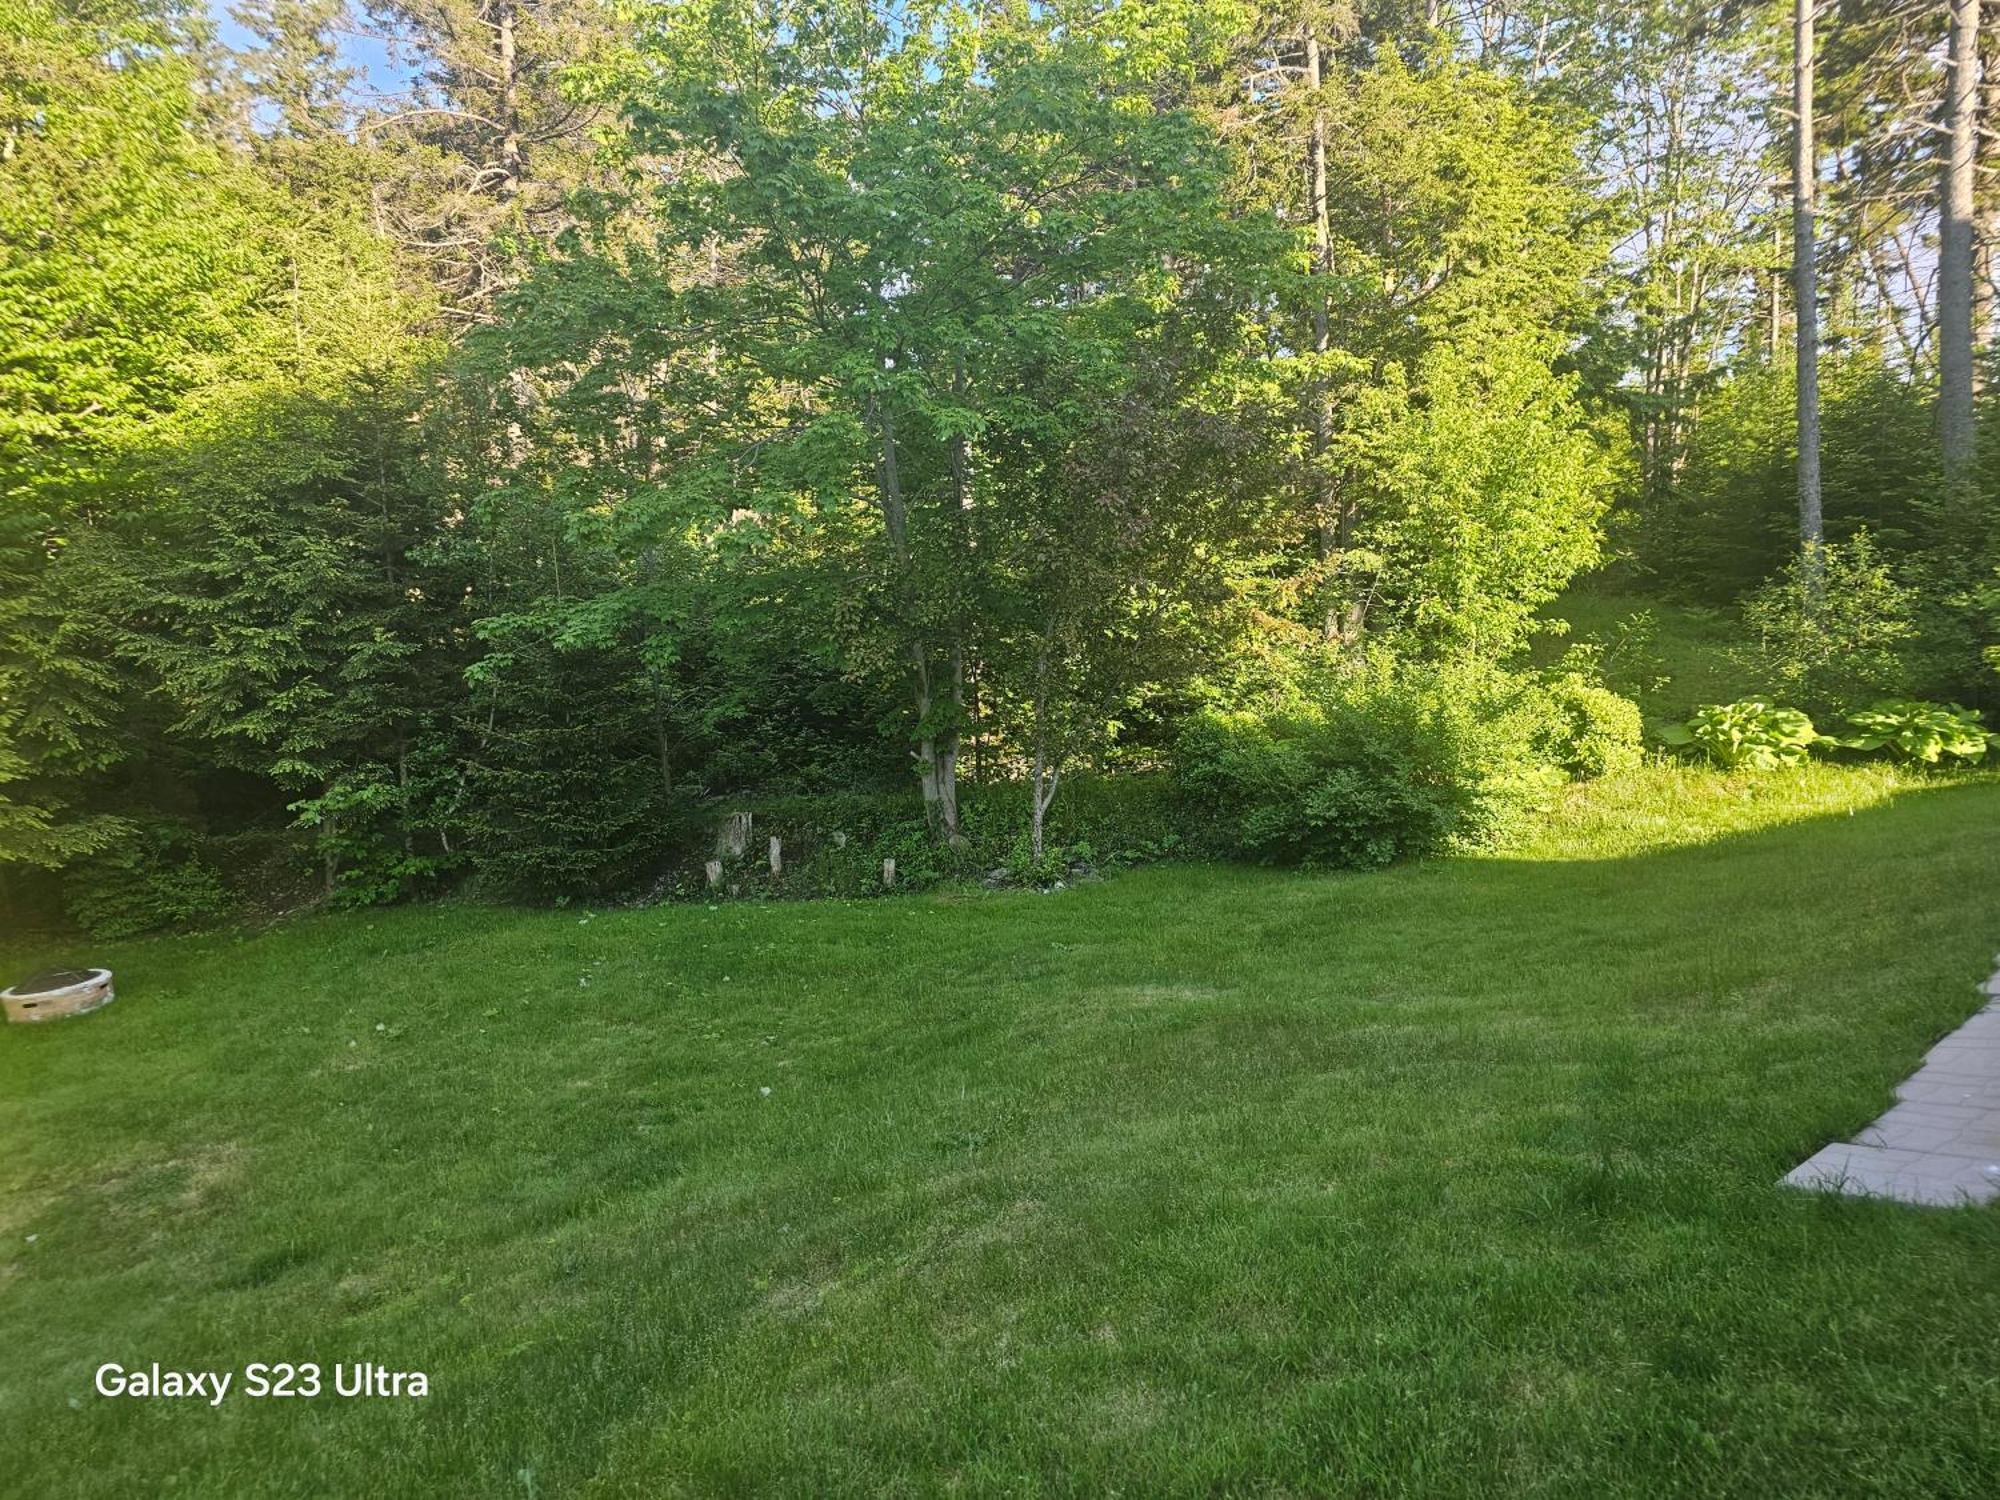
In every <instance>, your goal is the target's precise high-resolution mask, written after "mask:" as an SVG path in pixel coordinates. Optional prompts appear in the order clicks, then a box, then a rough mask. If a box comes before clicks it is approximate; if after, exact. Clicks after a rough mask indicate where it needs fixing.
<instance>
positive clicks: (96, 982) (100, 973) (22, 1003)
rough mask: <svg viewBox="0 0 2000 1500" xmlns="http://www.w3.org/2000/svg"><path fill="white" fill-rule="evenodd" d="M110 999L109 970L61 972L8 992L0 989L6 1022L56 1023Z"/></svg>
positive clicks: (25, 980) (0, 1004) (35, 977)
mask: <svg viewBox="0 0 2000 1500" xmlns="http://www.w3.org/2000/svg"><path fill="white" fill-rule="evenodd" d="M111 999H112V989H111V971H110V970H109V969H62V970H59V971H57V972H55V973H52V974H36V975H34V976H33V977H31V978H28V979H24V980H22V981H21V982H20V983H19V984H17V985H15V986H14V987H13V988H12V989H11V990H0V1006H4V1007H5V1008H6V1011H7V1019H8V1020H10V1021H60V1020H62V1019H63V1018H64V1017H65V1016H81V1015H84V1014H87V1013H88V1012H90V1011H93V1010H96V1009H97V1008H98V1007H99V1006H100V1005H109V1004H110V1003H111Z"/></svg>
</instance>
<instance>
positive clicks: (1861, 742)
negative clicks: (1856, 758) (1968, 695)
mask: <svg viewBox="0 0 2000 1500" xmlns="http://www.w3.org/2000/svg"><path fill="white" fill-rule="evenodd" d="M1847 722H1848V725H1849V726H1850V727H1851V728H1853V729H1855V730H1857V731H1859V732H1858V733H1856V734H1855V735H1853V736H1852V737H1851V738H1847V739H1842V740H1839V741H1837V743H1838V744H1841V745H1844V746H1846V747H1847V748H1848V749H1850V750H1881V749H1887V750H1888V751H1889V752H1890V753H1891V754H1893V755H1895V756H1896V757H1897V758H1898V759H1899V760H1907V761H1914V762H1919V763H1921V764H1923V765H1927V766H1934V765H1936V764H1938V762H1939V761H1941V760H1943V759H1944V758H1945V757H1946V756H1950V757H1951V758H1953V759H1954V760H1968V761H1970V760H1983V759H1984V758H1985V756H1986V749H1987V746H1988V744H1990V743H1991V740H1992V736H1990V735H1988V734H1987V732H1986V726H1985V725H1984V724H1982V723H1981V722H1980V719H1979V715H1978V714H1976V713H1974V712H1973V711H1972V710H1970V709H1966V708H1960V707H1959V706H1958V705H1957V704H1956V703H1925V702H1921V701H1919V700H1916V699H1910V698H1900V699H1891V700H1889V701H1886V702H1883V703H1877V704H1875V705H1874V706H1873V707H1871V708H1866V709H1863V710H1861V711H1860V712H1859V713H1853V714H1849V715H1848V716H1847Z"/></svg>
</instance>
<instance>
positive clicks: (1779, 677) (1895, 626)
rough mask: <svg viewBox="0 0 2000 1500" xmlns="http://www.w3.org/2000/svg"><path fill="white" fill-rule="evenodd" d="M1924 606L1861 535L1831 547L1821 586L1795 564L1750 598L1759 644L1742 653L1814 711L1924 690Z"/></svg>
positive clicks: (1746, 611)
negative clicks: (1919, 622) (1919, 619)
mask: <svg viewBox="0 0 2000 1500" xmlns="http://www.w3.org/2000/svg"><path fill="white" fill-rule="evenodd" d="M1917 604H1918V599H1917V595H1916V592H1915V590H1913V589H1911V588H1910V587H1909V586H1908V585H1906V584H1905V583H1903V582H1902V581H1901V580H1899V579H1898V578H1897V577H1896V576H1895V575H1894V574H1893V573H1892V572H1891V571H1890V570H1889V566H1888V564H1887V563H1886V562H1884V561H1883V558H1882V554H1881V552H1880V550H1879V549H1878V548H1877V547H1876V546H1875V544H1874V542H1873V541H1872V540H1870V538H1869V536H1868V534H1867V533H1866V532H1857V533H1856V534H1855V536H1854V538H1853V540H1852V541H1848V542H1834V543H1829V544H1827V545H1826V546H1825V547H1823V548H1822V549H1821V552H1820V558H1819V572H1818V577H1817V579H1816V580H1815V579H1814V578H1813V577H1812V576H1811V575H1810V574H1809V573H1808V570H1807V568H1806V563H1805V560H1804V559H1803V558H1798V557H1795V558H1793V559H1792V561H1791V562H1790V563H1789V564H1788V565H1787V566H1786V568H1785V570H1784V571H1783V572H1782V573H1780V574H1779V575H1778V576H1777V577H1775V578H1773V579H1771V580H1770V581H1769V582H1767V583H1766V584H1764V585H1763V586H1762V587H1761V588H1759V589H1758V590H1756V592H1754V593H1753V594H1751V595H1750V597H1749V598H1747V599H1745V600H1744V602H1743V623H1744V624H1745V625H1746V626H1748V627H1749V630H1750V633H1751V635H1752V637H1753V643H1752V644H1751V646H1750V647H1748V648H1747V649H1745V650H1742V651H1739V652H1738V653H1736V654H1737V656H1738V659H1739V661H1740V663H1741V665H1742V667H1743V668H1744V670H1745V671H1746V672H1749V673H1751V674H1753V675H1752V677H1751V681H1753V682H1755V683H1756V684H1757V685H1758V686H1759V687H1760V688H1762V689H1765V690H1767V691H1769V692H1770V693H1771V694H1772V695H1773V696H1774V697H1778V698H1782V699H1783V700H1784V701H1786V702H1790V703H1798V704H1802V705H1804V707H1805V708H1806V709H1807V710H1808V711H1810V712H1813V713H1820V712H1824V711H1841V710H1845V709H1849V708H1852V707H1854V706H1855V705H1858V704H1862V703H1867V702H1869V701H1871V700H1874V699H1879V698H1884V697H1889V696H1891V695H1894V694H1897V693H1901V692H1908V691H1909V690H1910V689H1911V688H1913V687H1916V686H1918V684H1917V682H1916V681H1915V680H1914V679H1915V677H1916V676H1917V675H1920V674H1919V667H1918V662H1917V658H1918V655H1919V652H1918V650H1917V645H1918V642H1917V627H1916V623H1915V614H1916V610H1917Z"/></svg>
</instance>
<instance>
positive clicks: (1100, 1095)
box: [0, 768, 2000, 1497]
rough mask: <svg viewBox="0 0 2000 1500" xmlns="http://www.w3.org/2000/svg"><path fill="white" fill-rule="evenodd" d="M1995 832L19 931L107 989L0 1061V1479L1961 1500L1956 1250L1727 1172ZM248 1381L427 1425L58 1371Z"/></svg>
mask: <svg viewBox="0 0 2000 1500" xmlns="http://www.w3.org/2000/svg"><path fill="white" fill-rule="evenodd" d="M1996 831H2000V785H1996V784H1995V783H1993V782H1992V781H1975V782H1970V783H1961V784H1955V785H1926V784H1924V783H1921V782H1911V781H1907V780H1903V779H1899V778H1898V777H1896V776H1895V775H1893V774H1891V773H1886V772H1881V771H1872V770H1847V771H1843V770H1838V769H1831V768H1816V769H1814V770H1811V771H1809V772H1804V773H1796V774H1790V773H1788V774H1783V775H1776V776H1771V777H1766V778H1761V779H1758V778H1736V779H1731V778H1722V777H1717V776H1712V775H1706V774H1702V773H1689V772H1674V771H1667V770H1661V769H1655V770H1652V771H1649V772H1647V773H1645V774H1644V775H1642V776H1639V777H1636V778H1634V779H1633V780H1631V781H1629V782H1626V783H1622V784H1617V785H1611V786H1606V787H1601V788H1597V789H1593V790H1591V791H1588V792H1585V793H1582V794H1579V795H1578V796H1576V797H1573V798H1572V799H1571V800H1570V801H1569V802H1567V803H1566V804H1565V805H1564V806H1563V807H1562V808H1560V809H1558V810H1557V811H1556V812H1554V813H1553V814H1552V815H1551V817H1550V818H1549V820H1548V822H1547V824H1546V827H1545V829H1544V831H1543V832H1542V833H1541V834H1540V835H1539V836H1538V838H1537V840H1536V841H1535V842H1534V843H1532V844H1530V845H1528V846H1526V847H1524V848H1522V849H1518V850H1516V851H1515V852H1514V853H1513V854H1512V855H1510V856H1508V857H1504V858H1483V859H1464V860H1451V861H1437V862H1432V863H1427V864H1422V865H1417V866H1412V867H1407V868H1401V869H1396V870H1392V871H1389V872H1387V873H1384V874H1379V875H1370V876H1354V877H1347V876H1328V877H1319V878H1313V877H1302V876H1295V875H1284V874H1278V873H1271V872H1263V871H1257V870H1240V869H1221V868H1202V867H1178V868H1172V867H1162V868H1155V869H1150V870H1146V871H1142V872H1138V873H1135V874H1131V875H1127V876H1125V877H1122V878H1120V879H1117V880H1114V881H1110V882H1107V883H1105V884H1103V885H1098V886H1090V887H1086V888H1082V889H1077V890H1072V891H1067V892H1063V893H1060V894H1058V895H1054V896H1036V895H1029V894H1017V895H1003V896H977V897H939V898H931V899H915V898H912V899H894V900H883V901H876V902H871V903H851V904H849V903H841V904H836V903H828V904H810V905H807V904H798V905H761V906H753V905H733V906H724V907H722V908H720V909H706V908H701V907H692V908H691V907H671V908H658V909H652V910H644V911H623V912H617V913H605V914H596V915H590V914H586V913H584V912H580V911H568V912H556V913H547V912H544V913H521V912H503V911H493V910H477V909H451V908H417V909H409V910H400V911H393V912H386V913H376V914H356V915H349V916H341V917H327V918H322V919H316V920H309V921H302V922H299V923H296V924H294V925H289V926H285V927H281V928H279V929H277V930H274V931H271V932H268V933H265V934H262V935H257V936H245V937H213V936H212V937H204V938H187V939H176V940H162V941H155V942H146V943H136V944H129V945H122V946H115V947H110V948H106V949H101V950H100V949H86V948H77V949H75V950H73V951H68V952H38V953H28V952H24V951H21V950H20V949H19V948H18V947H16V948H14V949H12V950H11V951H9V952H8V954H7V955H6V956H7V958H8V959H9V960H10V962H11V963H12V965H13V966H14V967H16V968H19V967H23V966H26V965H28V964H30V963H41V962H49V961H71V960H78V959H86V958H96V957H101V958H102V959H103V960H105V961H108V962H110V963H113V964H115V966H116V967H117V970H118V976H119V988H120V998H119V1000H118V1003H117V1004H116V1005H114V1006H113V1007H112V1008H111V1009H109V1010H108V1011H105V1012H103V1013H102V1014H100V1015H97V1016H95V1017H92V1018H90V1019H88V1020H86V1021H80V1022H76V1023H68V1024H61V1025H54V1026H48V1027H41V1028H19V1027H16V1028H8V1029H7V1031H6V1032H5V1034H4V1035H0V1132H4V1133H0V1143H4V1149H0V1194H3V1195H4V1196H0V1492H4V1493H6V1494H9V1495H14V1494H19V1495H23V1496H27V1495H34V1496H45V1497H64V1496H71V1495H106V1496H110V1495H129V1494H161V1493H167V1494H177V1495H202V1496H208V1495H215V1496H245V1495H297V1496H320V1495H401V1494H412V1495H414V1494H428V1495H480V1496H506V1495H520V1496H527V1495H536V1496H557V1495H586V1496H659V1495H680V1494H744V1495H767V1494H798V1495H822V1494H853V1495H898V1494H911V1495H916V1494H933V1493H965V1494H994V1495H1029V1494H1091V1495H1097V1494H1121V1493H1122V1494H1126V1495H1133V1496H1153V1495H1212V1494H1293V1495H1308V1494H1310V1495H1318V1494H1354V1495H1370V1496H1387V1495H1422V1496H1468V1497H1470V1496H1493V1495H1563V1496H1572V1495H1573V1496H1602V1495H1632V1496H1649V1497H1651V1496H1661V1495H1699V1496H1717V1495H1754V1496H1759V1497H1768V1496H1777V1495H1783V1496H1792V1495H1800V1496H1803V1495H1815V1496H1846V1495H1866V1494H1875V1495H1885V1496H1886V1495H1893V1496H1916V1495H1924V1496H1953V1495H1956V1496H1991V1495H1994V1494H1996V1493H2000V1214H1996V1213H1993V1212H1990V1211H1985V1210H1971V1209H1966V1210H1949V1211H1937V1210H1919V1209H1911V1208H1905V1207H1901V1206H1898V1205H1894V1204H1889V1203H1881V1202H1871V1201H1861V1200H1845V1199H1838V1198H1831V1197H1816V1196H1807V1195H1800V1194H1795V1193H1790V1192H1785V1191H1780V1190H1778V1189H1777V1188H1776V1187H1775V1186H1774V1185H1773V1184H1774V1182H1775V1179H1776V1178H1777V1177H1778V1176H1779V1175H1780V1174H1781V1173H1783V1172H1784V1171H1785V1170H1787V1169H1788V1168H1790V1167H1791V1166H1792V1165H1793V1164H1795V1163H1796V1162H1797V1161H1798V1160H1800V1159H1801V1158H1802V1157H1804V1156H1805V1155H1807V1154H1808V1153H1810V1152H1811V1151H1813V1150H1814V1149H1816V1148H1817V1147H1818V1146H1819V1145H1821V1144H1822V1143H1824V1142H1825V1141H1827V1140H1829V1139H1832V1138H1835V1137H1840V1136H1845V1135H1847V1134H1848V1133H1850V1132H1852V1131H1853V1130H1855V1129H1856V1128H1857V1127H1859V1126H1861V1125H1862V1124H1864V1123H1865V1122H1866V1121H1868V1120H1869V1119H1870V1118H1871V1117H1872V1116H1874V1115H1875V1114H1876V1113H1877V1112H1879V1111H1880V1110H1881V1109H1882V1108H1883V1107H1884V1106H1885V1105H1886V1104H1887V1102H1888V1101H1889V1098H1890V1091H1891V1089H1892V1088H1893V1087H1894V1085H1895V1084H1896V1082H1897V1081H1898V1080H1899V1079H1900V1078H1902V1077H1903V1076H1904V1075H1905V1074H1906V1073H1908V1072H1909V1071H1910V1070H1911V1069H1913V1068H1914V1067H1915V1066H1916V1065H1917V1062H1918V1060H1919V1058H1920V1057H1921V1056H1922V1054H1923V1052H1924V1050H1925V1048H1926V1047H1927V1046H1928V1045H1929V1044H1930V1043H1931V1042H1932V1041H1934V1040H1935V1039H1936V1038H1938V1037H1939V1036H1940V1035H1942V1034H1943V1033H1945V1032H1947V1031H1949V1030H1950V1029H1951V1028H1952V1027H1954V1026H1955V1025H1957V1024H1958V1023H1959V1022H1960V1021H1961V1020H1963V1019H1964V1018H1965V1016H1966V1015H1968V1014H1969V1013H1970V1012H1971V1011H1972V1010H1973V1009H1974V1008H1976V1006H1977V1005H1978V1004H1979V1000H1980V997H1979V996H1978V995H1977V993H1976V992H1975V986H1976V985H1977V984H1978V983H1979V981H1981V980H1982V979H1984V978H1985V977H1986V975H1987V974H1988V973H1989V972H1990V971H1991V969H1992V962H1993V954H1994V950H1995V949H1996V947H2000V894H1996V893H2000V838H1996V836H1995V835H1996ZM766 1090H768V1091H769V1092H768V1093H766V1092H765V1091H766ZM29 1236H33V1237H34V1238H33V1241H32V1243H30V1241H29V1238H28V1237H29ZM284 1359H292V1360H304V1359H311V1360H316V1361H318V1362H319V1363H321V1364H322V1365H325V1366H329V1367H330V1366H331V1365H332V1364H333V1363H334V1362H335V1361H356V1360H372V1361H375V1362H378V1363H381V1364H384V1365H387V1366H389V1367H391V1368H394V1369H404V1370H408V1369H421V1370H424V1371H425V1372H427V1374H428V1376H429V1379H430V1384H431V1392H432V1393H431V1395H430V1396H429V1397H428V1398H427V1399H425V1400H423V1401H418V1402H412V1401H398V1400H391V1399H375V1400H371V1399H366V1398H357V1399H340V1398H336V1397H333V1396H330V1395H328V1396H322V1397H321V1398H319V1399H317V1400H313V1401H301V1400H291V1401H278V1400H264V1401H256V1400H250V1399H245V1398H243V1397H242V1396H241V1395H240V1394H235V1395H232V1396H231V1397H230V1399H229V1400H228V1401H226V1402H225V1403H224V1404H223V1406H221V1407H220V1408H219V1409H210V1408H209V1407H207V1406H206V1405H203V1404H200V1403H195V1402H188V1403H180V1404H176V1403H171V1402H154V1403H147V1402H136V1401H128V1400H110V1399H104V1398H101V1397H98V1396H97V1395H95V1394H93V1393H92V1391H91V1374H92V1371H93V1370H94V1369H95V1368H96V1367H97V1366H98V1365H99V1364H101V1363H103V1362H105V1361H118V1362H120V1363H123V1364H126V1365H128V1366H130V1365H144V1364H150V1363H151V1362H153V1361H156V1360H157V1361H160V1362H161V1363H163V1364H167V1365H169V1366H176V1367H181V1368H189V1369H196V1368H204V1369H206V1368H228V1369H237V1370H239V1371H240V1369H241V1367H242V1366H243V1365H244V1364H246V1363H247V1362H250V1361H253V1360H266V1361H271V1360H284ZM241 1379H242V1378H241V1376H240V1375H239V1377H238V1386H239V1388H240V1386H241Z"/></svg>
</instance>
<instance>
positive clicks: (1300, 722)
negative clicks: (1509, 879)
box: [1176, 660, 1560, 869]
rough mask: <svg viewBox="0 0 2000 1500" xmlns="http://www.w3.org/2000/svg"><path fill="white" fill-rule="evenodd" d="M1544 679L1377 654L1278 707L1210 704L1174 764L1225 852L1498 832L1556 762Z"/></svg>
mask: <svg viewBox="0 0 2000 1500" xmlns="http://www.w3.org/2000/svg"><path fill="white" fill-rule="evenodd" d="M1547 731H1548V715H1547V704H1546V700H1545V699H1544V698H1543V697H1542V695H1541V692H1540V689H1539V685H1538V684H1535V683H1534V682H1532V681H1531V680H1528V679H1523V678H1517V677H1510V676H1508V675H1506V674H1504V673H1500V672H1497V671H1494V670H1492V669H1488V668H1480V667H1476V666H1471V665H1458V666H1449V665H1428V666H1425V667H1423V668H1421V669H1399V668H1397V667H1395V666H1394V665H1393V664H1390V663H1387V662H1385V661H1380V660H1377V661H1374V662H1371V663H1369V664H1368V665H1366V666H1364V667H1361V668H1359V669H1356V670H1354V671H1352V672H1350V673H1348V674H1345V675H1343V676H1339V677H1336V678H1334V679H1332V680H1330V681H1329V682H1327V683H1325V684H1324V685H1322V686H1321V687H1319V688H1318V689H1317V690H1314V691H1312V692H1309V693H1308V694H1306V695H1304V696H1303V697H1301V698H1300V699H1299V700H1298V701H1296V702H1294V703H1292V704H1288V705H1286V706H1285V707H1283V708H1281V709H1277V710H1274V711H1272V712H1268V713H1262V714H1259V713H1250V712H1235V713H1220V712H1211V713H1208V714H1205V715H1202V716H1200V717H1198V718H1196V719H1195V720H1194V721H1193V722H1192V723H1190V724H1189V725H1188V727H1187V729H1186V731H1185V732H1184V734H1183V735H1182V738H1181V742H1180V747H1179V755H1178V762H1177V767H1176V772H1177V777H1178V781H1179V785H1180V787H1181V790H1182V794H1183V796H1184V798H1185V800H1186V803H1187V806H1188V808H1189V811H1190V814H1191V815H1192V816H1193V817H1194V818H1195V819H1197V820H1198V821H1199V824H1200V826H1201V828H1202V829H1203V830H1204V833H1205V836H1206V841H1207V843H1208V844H1209V846H1210V847H1211V848H1212V849H1213V850H1214V852H1217V853H1222V854H1228V855H1233V856H1243V857H1248V858H1252V859H1256V860H1259V861H1262V862H1264V863H1269V864H1296V865H1301V866H1304V867H1306V868H1326V869H1331V868H1351V869H1368V868H1373V867H1376V866H1380V865H1385V864H1388V863H1390V862H1391V861H1393V860H1397V859H1403V858H1408V857H1411V856H1415V855H1422V854H1428V853H1432V852H1435V851H1438V850H1441V849H1445V848H1449V847H1453V846H1457V845H1464V844H1472V843H1477V842H1480V841H1483V840H1485V839H1487V838H1490V837H1492V836H1494V835H1496V834H1498V833H1499V832H1501V831H1502V830H1503V829H1504V828H1505V827H1506V826H1507V824H1508V823H1509V822H1510V821H1511V820H1512V819H1513V818H1514V816H1515V815H1517V814H1518V813H1519V812H1521V811H1522V810H1523V809H1524V808H1525V807H1526V806H1528V805H1529V804H1530V803H1531V802H1532V801H1533V800H1534V799H1535V797H1536V796H1537V795H1538V794H1539V793H1541V792H1544V791H1546V790H1547V789H1548V788H1549V787H1550V786H1551V785H1552V784H1553V783H1554V782H1555V781H1557V780H1559V779H1560V777H1559V773H1557V772H1556V771H1555V770H1554V769H1553V768H1552V767H1551V766H1550V765H1549V764H1548V763H1547V761H1546V760H1545V759H1544V758H1543V756H1542V754H1541V753H1540V752H1539V750H1538V749H1537V741H1538V739H1540V738H1542V737H1544V736H1545V735H1546V734H1547Z"/></svg>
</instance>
